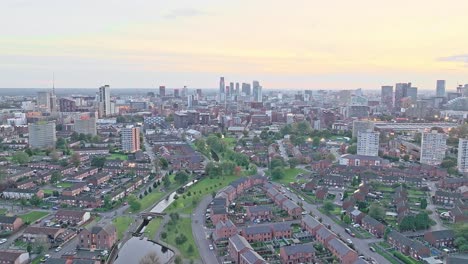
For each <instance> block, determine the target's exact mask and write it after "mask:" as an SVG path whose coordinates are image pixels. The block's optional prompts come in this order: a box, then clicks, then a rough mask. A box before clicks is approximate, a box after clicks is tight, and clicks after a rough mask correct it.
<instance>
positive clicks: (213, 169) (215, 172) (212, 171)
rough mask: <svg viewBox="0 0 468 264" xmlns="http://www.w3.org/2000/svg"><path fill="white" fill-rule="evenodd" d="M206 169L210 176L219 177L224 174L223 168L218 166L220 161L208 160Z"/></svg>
mask: <svg viewBox="0 0 468 264" xmlns="http://www.w3.org/2000/svg"><path fill="white" fill-rule="evenodd" d="M205 171H206V174H207V175H208V176H210V177H219V176H221V175H223V170H222V168H221V167H220V166H218V163H215V162H212V161H210V162H208V164H206V166H205Z"/></svg>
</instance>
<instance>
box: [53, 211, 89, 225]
mask: <svg viewBox="0 0 468 264" xmlns="http://www.w3.org/2000/svg"><path fill="white" fill-rule="evenodd" d="M90 218H91V214H90V213H89V212H87V211H79V210H65V209H60V210H58V211H57V213H56V214H55V219H57V221H59V222H66V223H68V224H70V225H82V224H84V223H86V221H88V220H89V219H90Z"/></svg>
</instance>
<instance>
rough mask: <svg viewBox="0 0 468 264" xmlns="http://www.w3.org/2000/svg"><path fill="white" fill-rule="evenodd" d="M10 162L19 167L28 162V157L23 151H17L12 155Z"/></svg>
mask: <svg viewBox="0 0 468 264" xmlns="http://www.w3.org/2000/svg"><path fill="white" fill-rule="evenodd" d="M12 161H13V162H15V163H17V164H19V165H23V164H26V163H28V162H29V155H28V154H27V153H26V152H24V151H17V152H15V154H13V157H12Z"/></svg>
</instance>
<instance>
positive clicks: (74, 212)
mask: <svg viewBox="0 0 468 264" xmlns="http://www.w3.org/2000/svg"><path fill="white" fill-rule="evenodd" d="M85 214H86V212H85V211H78V210H64V209H60V210H58V211H57V213H56V214H55V215H63V216H68V217H80V218H81V217H83V216H84V215H85Z"/></svg>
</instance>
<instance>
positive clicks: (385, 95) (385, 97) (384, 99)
mask: <svg viewBox="0 0 468 264" xmlns="http://www.w3.org/2000/svg"><path fill="white" fill-rule="evenodd" d="M380 104H381V105H382V106H384V107H385V108H387V110H391V109H393V86H391V85H386V86H382V89H381V93H380Z"/></svg>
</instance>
